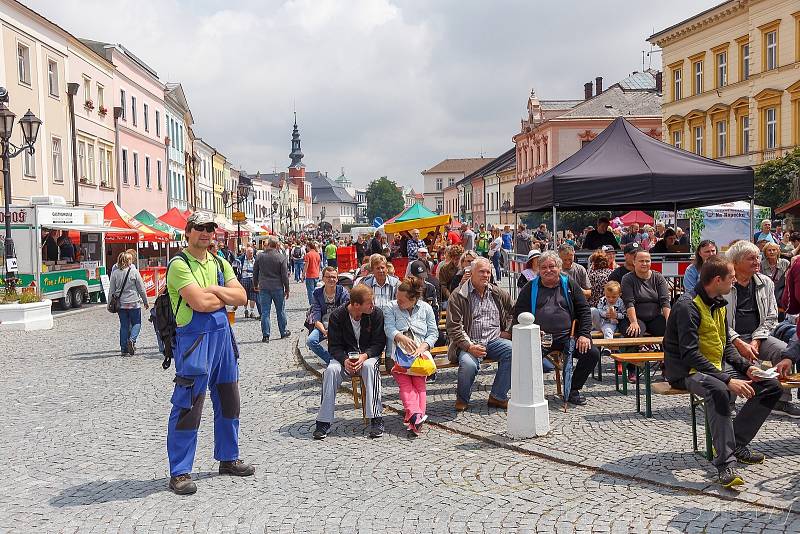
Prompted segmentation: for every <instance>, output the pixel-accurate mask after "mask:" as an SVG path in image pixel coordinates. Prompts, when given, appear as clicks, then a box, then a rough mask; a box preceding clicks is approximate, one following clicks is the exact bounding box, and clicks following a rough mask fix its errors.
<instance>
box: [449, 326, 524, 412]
mask: <svg viewBox="0 0 800 534" xmlns="http://www.w3.org/2000/svg"><path fill="white" fill-rule="evenodd" d="M486 358H487V359H489V360H494V361H496V362H497V373H496V374H495V376H494V383H493V384H492V391H491V396H492V397H494V398H495V399H497V400H501V401H503V400H508V390H510V389H511V340H509V339H503V338H497V339H495V340H492V341H490V342H489V343H487V344H486ZM479 367H480V361H479V360H478V358H476V357H475V356H473V355H472V354H470V353H469V352H467V351H465V350H462V351H461V352H460V353H459V354H458V386H457V387H456V395H457V397H458V399H459V400H461V401H463V402H469V398H470V397H471V396H472V384H474V383H475V378H476V377H477V376H478V368H479Z"/></svg>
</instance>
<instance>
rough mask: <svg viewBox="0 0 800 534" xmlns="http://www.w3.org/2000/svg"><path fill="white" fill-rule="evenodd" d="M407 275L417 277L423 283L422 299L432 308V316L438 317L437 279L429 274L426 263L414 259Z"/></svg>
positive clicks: (439, 302)
mask: <svg viewBox="0 0 800 534" xmlns="http://www.w3.org/2000/svg"><path fill="white" fill-rule="evenodd" d="M408 274H409V276H413V277H415V278H419V279H420V280H422V283H423V285H424V291H423V294H422V300H424V301H425V302H427V303H428V304H430V305H431V308H433V315H434V317H439V310H440V309H441V308H442V303H441V298H440V291H441V290H440V287H439V285H438V284H439V281H438V280H437V279H436V277H435V276H431V275H430V271H429V268H428V265H427V264H426V263H425V262H423V261H420V260H414V261H412V262H411V263H410V264H409V273H408Z"/></svg>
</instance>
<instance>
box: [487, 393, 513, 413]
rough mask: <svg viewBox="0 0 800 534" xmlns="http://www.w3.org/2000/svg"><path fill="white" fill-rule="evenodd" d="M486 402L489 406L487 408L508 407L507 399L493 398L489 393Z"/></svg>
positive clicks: (504, 408) (503, 408)
mask: <svg viewBox="0 0 800 534" xmlns="http://www.w3.org/2000/svg"><path fill="white" fill-rule="evenodd" d="M486 404H487V405H488V406H489V408H500V409H501V410H507V409H508V401H507V400H500V399H495V398H494V397H492V396H491V395H489V400H488V401H486Z"/></svg>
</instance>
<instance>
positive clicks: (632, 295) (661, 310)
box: [619, 230, 670, 382]
mask: <svg viewBox="0 0 800 534" xmlns="http://www.w3.org/2000/svg"><path fill="white" fill-rule="evenodd" d="M667 232H669V230H667ZM650 261H651V260H650V253H649V252H647V251H646V250H640V251H638V252H637V253H636V255H635V256H634V259H633V265H634V270H633V272H631V273H628V274H626V275H625V276H623V277H622V301H623V302H624V303H625V313H626V317H625V318H624V319H622V320H621V321H620V324H619V331H620V332H622V333H623V334H624V335H625V336H626V337H641V336H644V335H645V334H650V335H651V336H663V335H664V329H665V328H666V326H667V319H668V318H669V310H670V303H669V289H668V288H667V281H666V280H665V279H664V276H663V275H662V274H661V273H659V272H658V271H653V270H651V269H650ZM628 380H629V381H630V382H635V381H636V368H635V367H634V366H628Z"/></svg>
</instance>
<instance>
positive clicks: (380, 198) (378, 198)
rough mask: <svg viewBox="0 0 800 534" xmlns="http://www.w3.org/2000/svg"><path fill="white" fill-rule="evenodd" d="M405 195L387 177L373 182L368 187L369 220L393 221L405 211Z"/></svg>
mask: <svg viewBox="0 0 800 534" xmlns="http://www.w3.org/2000/svg"><path fill="white" fill-rule="evenodd" d="M404 205H405V203H404V202H403V193H401V192H400V190H399V189H397V184H396V183H395V182H394V181H393V180H389V179H388V178H387V177H386V176H381V177H380V178H378V179H377V180H373V181H372V183H370V184H369V187H367V219H368V220H369V221H370V222H372V220H374V219H375V217H380V218H381V219H383V220H384V221H386V220H388V219H391V218H392V217H394V216H395V215H397V214H398V213H400V212H401V211H403V206H404Z"/></svg>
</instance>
